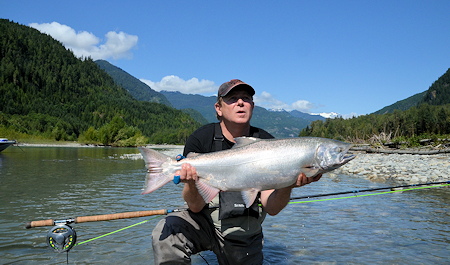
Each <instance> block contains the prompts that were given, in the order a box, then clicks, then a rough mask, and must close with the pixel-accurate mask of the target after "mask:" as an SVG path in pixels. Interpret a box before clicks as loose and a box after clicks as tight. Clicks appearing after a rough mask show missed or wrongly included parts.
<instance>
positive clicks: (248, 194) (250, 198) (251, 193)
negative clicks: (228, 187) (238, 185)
mask: <svg viewBox="0 0 450 265" xmlns="http://www.w3.org/2000/svg"><path fill="white" fill-rule="evenodd" d="M258 192H259V190H258V189H255V188H253V189H249V190H244V191H242V192H241V194H242V199H243V200H244V203H245V207H247V208H249V207H250V206H252V204H253V203H254V202H255V199H256V196H258Z"/></svg>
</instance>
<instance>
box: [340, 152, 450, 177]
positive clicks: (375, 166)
mask: <svg viewBox="0 0 450 265" xmlns="http://www.w3.org/2000/svg"><path fill="white" fill-rule="evenodd" d="M333 173H334V174H344V175H352V176H353V175H354V176H358V177H362V178H366V179H369V180H371V181H374V182H386V181H394V182H402V183H407V184H423V183H430V182H441V181H450V154H438V155H409V154H365V153H359V154H356V158H355V159H353V160H352V161H350V162H349V163H348V164H346V165H344V166H342V167H340V168H338V169H336V170H335V171H334V172H333Z"/></svg>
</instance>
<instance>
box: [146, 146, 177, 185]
mask: <svg viewBox="0 0 450 265" xmlns="http://www.w3.org/2000/svg"><path fill="white" fill-rule="evenodd" d="M139 151H140V152H141V154H142V156H143V158H144V161H145V166H146V167H147V172H148V173H147V179H146V182H145V187H144V191H143V192H142V194H147V193H150V192H153V191H155V190H157V189H159V188H161V187H162V186H164V185H166V184H167V183H168V182H170V181H171V180H172V179H173V175H171V174H165V173H164V165H163V164H164V163H166V162H172V161H173V160H175V159H172V158H171V157H169V156H167V155H165V154H162V153H159V152H157V151H155V150H153V149H150V148H146V147H139Z"/></svg>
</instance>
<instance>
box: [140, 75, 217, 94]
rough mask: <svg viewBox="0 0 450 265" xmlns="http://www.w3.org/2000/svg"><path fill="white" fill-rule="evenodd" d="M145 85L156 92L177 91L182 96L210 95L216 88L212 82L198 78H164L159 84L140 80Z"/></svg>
mask: <svg viewBox="0 0 450 265" xmlns="http://www.w3.org/2000/svg"><path fill="white" fill-rule="evenodd" d="M140 80H141V81H142V82H144V83H145V84H147V85H149V86H150V87H151V88H152V89H153V90H156V91H162V90H165V91H178V92H181V93H183V94H212V93H217V89H218V87H217V86H216V85H215V84H214V82H213V81H209V80H204V79H202V80H198V78H195V77H194V78H191V79H189V80H183V79H181V78H180V77H178V76H175V75H169V76H165V77H163V78H162V79H161V81H159V82H153V81H151V80H147V79H140Z"/></svg>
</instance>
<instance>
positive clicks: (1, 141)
mask: <svg viewBox="0 0 450 265" xmlns="http://www.w3.org/2000/svg"><path fill="white" fill-rule="evenodd" d="M15 143H17V142H16V141H15V140H8V139H5V138H0V152H1V151H3V150H5V149H6V148H7V147H8V146H10V145H13V144H15Z"/></svg>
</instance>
